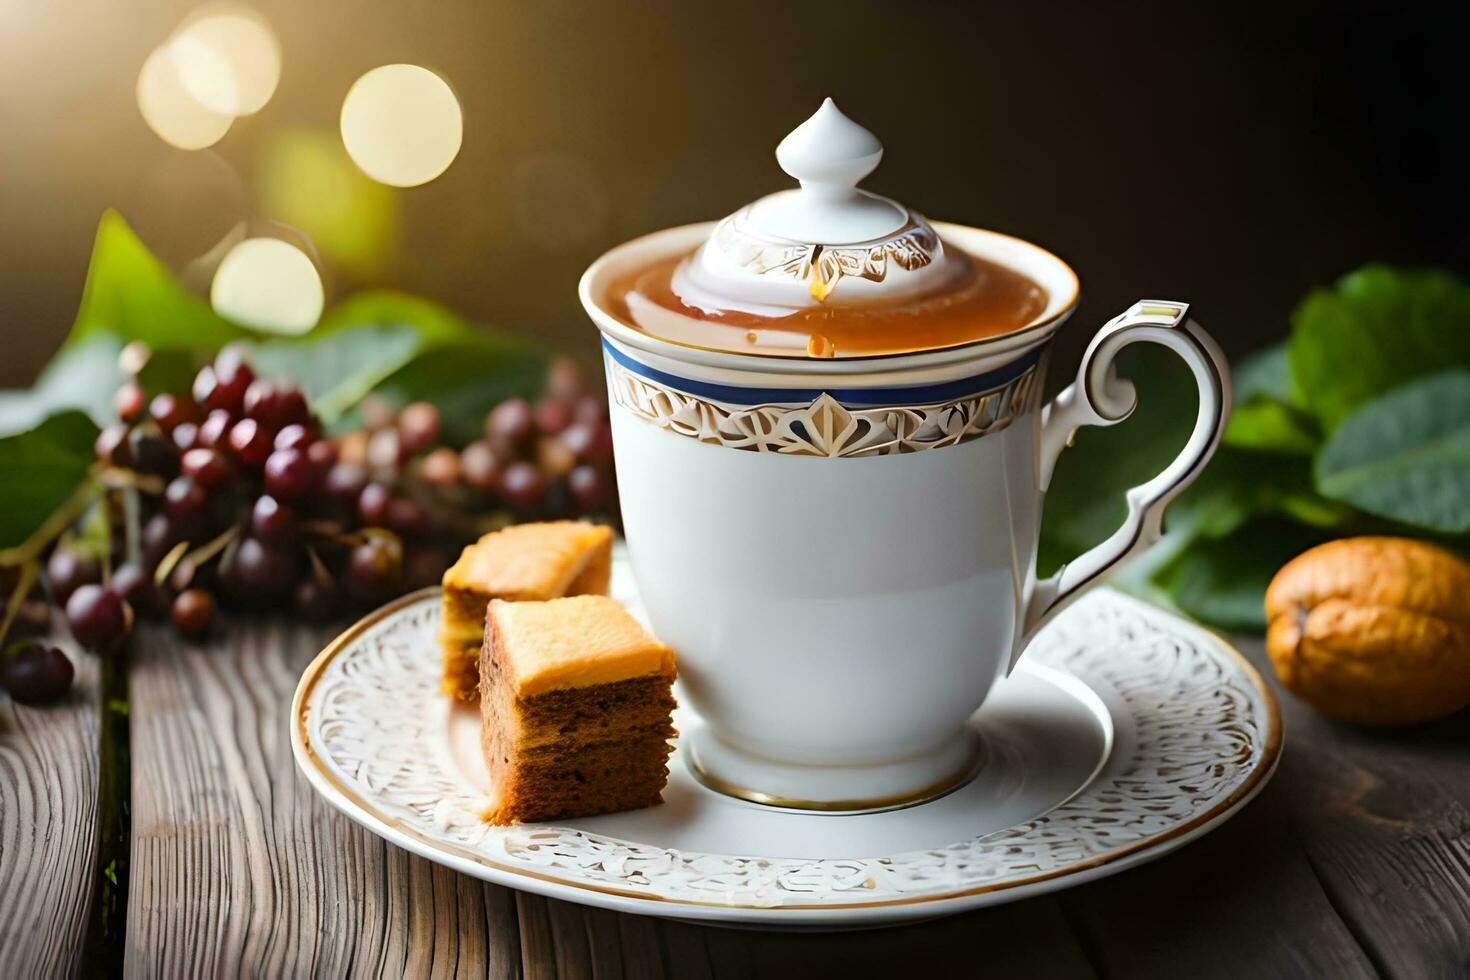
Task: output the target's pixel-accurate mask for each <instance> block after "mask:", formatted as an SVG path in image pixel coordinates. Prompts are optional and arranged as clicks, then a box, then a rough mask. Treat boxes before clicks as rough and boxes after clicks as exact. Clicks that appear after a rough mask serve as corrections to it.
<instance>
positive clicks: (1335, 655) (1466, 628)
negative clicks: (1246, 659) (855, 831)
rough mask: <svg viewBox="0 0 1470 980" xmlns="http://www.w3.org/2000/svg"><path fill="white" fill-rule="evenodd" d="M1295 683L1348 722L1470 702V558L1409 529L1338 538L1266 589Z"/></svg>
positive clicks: (1383, 720) (1422, 713)
mask: <svg viewBox="0 0 1470 980" xmlns="http://www.w3.org/2000/svg"><path fill="white" fill-rule="evenodd" d="M1266 619H1267V622H1268V625H1267V630H1266V651H1267V652H1268V653H1269V654H1270V656H1271V662H1272V663H1273V664H1274V665H1275V667H1276V674H1277V676H1278V677H1279V678H1280V679H1281V683H1282V684H1284V685H1285V686H1286V687H1287V689H1289V690H1290V691H1292V692H1293V693H1295V694H1296V695H1297V696H1298V697H1300V698H1301V699H1302V700H1304V701H1306V702H1307V703H1308V704H1310V705H1312V706H1313V707H1314V708H1316V709H1317V710H1318V711H1321V712H1322V713H1323V714H1325V715H1328V716H1330V717H1333V718H1338V719H1341V720H1343V721H1350V722H1359V723H1363V724H1370V725H1407V724H1414V723H1416V722H1424V721H1431V720H1433V719H1436V718H1442V717H1444V716H1445V715H1449V714H1452V713H1454V712H1455V711H1458V710H1459V709H1461V708H1463V707H1465V706H1466V705H1467V704H1470V564H1467V563H1466V562H1465V560H1463V559H1461V558H1459V557H1457V556H1456V555H1455V554H1453V553H1452V552H1450V551H1447V550H1445V549H1443V548H1440V547H1436V546H1435V545H1431V544H1427V543H1425V542H1423V541H1412V540H1408V539H1405V538H1388V537H1362V538H1347V539H1344V540H1341V541H1332V542H1329V543H1327V544H1324V545H1321V546H1319V547H1316V548H1313V549H1312V550H1310V551H1308V552H1305V553H1304V554H1301V555H1298V556H1297V557H1296V558H1294V559H1292V560H1291V561H1290V562H1288V563H1287V564H1286V566H1285V567H1283V568H1282V569H1281V570H1280V571H1279V572H1277V573H1276V577H1275V578H1274V579H1272V581H1271V586H1270V588H1268V589H1267V590H1266Z"/></svg>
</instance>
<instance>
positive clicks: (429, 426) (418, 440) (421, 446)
mask: <svg viewBox="0 0 1470 980" xmlns="http://www.w3.org/2000/svg"><path fill="white" fill-rule="evenodd" d="M438 438H439V410H438V409H437V408H435V407H434V406H433V405H430V404H429V403H428V402H414V403H413V404H411V405H405V406H404V408H403V411H401V412H399V413H398V442H399V444H400V446H401V451H402V453H403V455H404V457H405V458H407V457H412V456H417V455H418V454H419V453H422V452H425V451H426V450H427V449H428V448H429V447H430V446H432V445H434V440H435V439H438Z"/></svg>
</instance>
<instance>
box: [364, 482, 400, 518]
mask: <svg viewBox="0 0 1470 980" xmlns="http://www.w3.org/2000/svg"><path fill="white" fill-rule="evenodd" d="M391 499H393V495H392V492H391V491H390V490H389V489H388V487H387V485H386V484H382V483H369V484H368V485H367V486H365V487H363V488H362V493H361V494H360V495H359V496H358V498H357V517H358V520H360V521H362V522H363V523H364V524H366V525H368V526H369V527H381V526H383V525H385V524H387V523H388V501H390V500H391Z"/></svg>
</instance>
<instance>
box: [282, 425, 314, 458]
mask: <svg viewBox="0 0 1470 980" xmlns="http://www.w3.org/2000/svg"><path fill="white" fill-rule="evenodd" d="M314 439H316V436H315V435H313V434H312V431H311V430H310V429H308V428H307V427H306V426H304V425H302V424H301V423H300V422H292V423H291V424H290V425H288V426H286V427H285V428H284V429H282V430H281V431H280V432H277V433H276V442H275V446H276V448H277V449H300V450H303V451H304V450H305V449H306V447H307V446H310V445H311V444H312V441H313V440H314Z"/></svg>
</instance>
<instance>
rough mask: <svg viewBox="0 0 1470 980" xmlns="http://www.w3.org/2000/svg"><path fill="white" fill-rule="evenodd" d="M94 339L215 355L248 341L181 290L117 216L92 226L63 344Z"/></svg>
mask: <svg viewBox="0 0 1470 980" xmlns="http://www.w3.org/2000/svg"><path fill="white" fill-rule="evenodd" d="M98 334H102V335H105V336H107V337H110V338H113V339H115V340H117V341H118V342H119V344H120V345H121V344H126V343H129V342H131V341H134V340H141V341H143V342H144V343H146V344H147V345H148V346H149V347H151V348H152V349H153V350H155V351H158V350H166V349H173V350H186V351H195V350H204V351H214V350H218V349H219V348H221V347H223V346H224V345H225V344H227V343H229V342H230V341H232V340H237V339H239V338H241V337H248V336H251V334H250V333H249V331H246V330H244V329H243V328H241V327H237V326H235V325H233V324H231V323H228V322H226V321H225V320H223V319H221V318H220V317H219V316H217V315H216V314H215V312H214V310H212V309H211V308H210V306H209V304H208V303H206V302H204V300H202V299H200V298H199V297H197V296H195V295H194V294H193V293H191V292H189V291H188V290H187V289H185V288H184V287H183V285H182V284H180V283H179V281H178V280H177V279H176V278H174V275H173V273H172V272H170V271H169V269H168V267H167V266H165V265H164V264H163V263H162V262H161V261H159V260H158V258H157V257H155V256H154V255H153V253H152V252H150V251H148V247H147V246H146V245H144V244H143V243H142V242H141V241H139V239H138V236H137V235H135V234H134V233H133V230H132V229H131V228H129V227H128V224H127V222H126V221H124V220H123V218H122V215H120V214H118V213H117V212H116V211H108V212H106V213H105V214H103V215H102V222H101V223H100V224H99V225H98V227H97V240H96V243H95V244H94V245H93V246H92V262H91V265H90V266H88V268H87V284H86V286H85V287H83V289H82V303H81V308H80V309H79V310H78V311H77V318H76V322H75V323H74V324H73V325H72V329H71V334H70V335H69V336H68V337H67V339H66V344H67V346H71V345H73V344H79V343H81V342H83V341H85V340H88V339H90V338H93V337H95V336H97V335H98Z"/></svg>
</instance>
